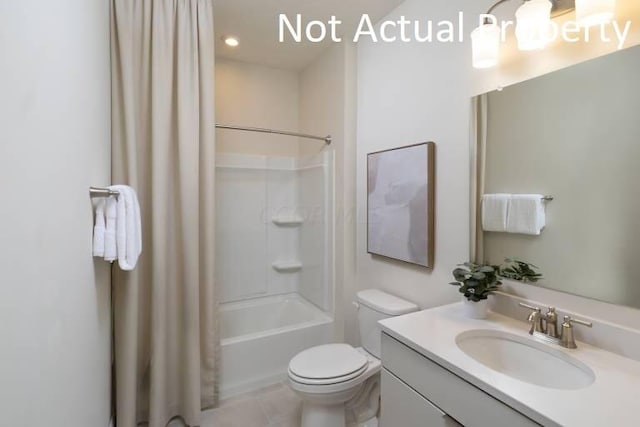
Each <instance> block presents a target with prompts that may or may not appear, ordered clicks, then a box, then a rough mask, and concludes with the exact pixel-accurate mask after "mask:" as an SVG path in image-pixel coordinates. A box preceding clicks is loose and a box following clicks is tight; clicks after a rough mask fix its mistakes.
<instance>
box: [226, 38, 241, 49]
mask: <svg viewBox="0 0 640 427" xmlns="http://www.w3.org/2000/svg"><path fill="white" fill-rule="evenodd" d="M223 39H224V43H225V44H226V45H227V46H230V47H237V46H238V45H239V44H240V41H239V40H238V39H237V38H235V37H232V36H227V37H223Z"/></svg>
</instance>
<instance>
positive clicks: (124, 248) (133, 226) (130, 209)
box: [109, 185, 142, 271]
mask: <svg viewBox="0 0 640 427" xmlns="http://www.w3.org/2000/svg"><path fill="white" fill-rule="evenodd" d="M109 188H110V189H111V190H115V191H118V192H119V193H120V195H119V196H118V203H117V219H116V247H117V250H118V265H119V266H120V268H121V269H122V270H125V271H130V270H133V269H134V268H135V267H136V263H137V262H138V257H139V256H140V253H142V223H141V218H140V204H139V203H138V196H137V195H136V192H135V190H134V189H133V188H131V187H129V186H127V185H112V186H111V187H109Z"/></svg>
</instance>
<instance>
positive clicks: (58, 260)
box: [0, 0, 111, 427]
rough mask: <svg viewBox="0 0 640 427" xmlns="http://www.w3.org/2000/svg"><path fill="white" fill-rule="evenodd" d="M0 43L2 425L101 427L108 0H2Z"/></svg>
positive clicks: (106, 331) (105, 415)
mask: <svg viewBox="0 0 640 427" xmlns="http://www.w3.org/2000/svg"><path fill="white" fill-rule="evenodd" d="M0 52H2V55H0V70H2V78H1V79H0V93H1V94H2V95H1V96H0V194H2V200H1V201H0V242H2V244H0V272H1V276H0V337H2V344H1V345H0V348H1V350H0V355H1V356H0V359H1V360H2V363H1V364H0V378H1V380H0V414H1V415H0V417H1V418H2V421H1V422H0V424H2V425H11V426H16V427H18V426H25V427H27V426H28V427H31V426H44V425H46V426H52V427H86V426H96V427H103V426H107V425H108V423H109V418H110V398H111V394H110V393H111V392H110V375H111V367H110V365H111V351H110V342H111V312H110V287H109V282H110V274H109V268H108V266H107V264H105V263H104V262H101V261H94V260H93V259H92V257H91V232H92V225H93V214H92V206H91V202H90V200H89V194H88V189H89V186H90V185H107V184H108V183H109V182H110V179H109V178H110V72H109V4H108V2H106V1H102V0H91V1H88V0H65V1H56V2H51V1H46V0H28V1H27V0H24V1H19V2H13V1H2V2H0Z"/></svg>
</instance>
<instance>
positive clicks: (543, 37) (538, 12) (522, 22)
mask: <svg viewBox="0 0 640 427" xmlns="http://www.w3.org/2000/svg"><path fill="white" fill-rule="evenodd" d="M552 7H553V5H552V4H551V2H550V1H549V0H529V1H526V2H525V3H524V4H523V5H522V6H520V7H519V8H518V10H517V11H516V19H517V21H518V23H517V25H516V37H517V38H518V49H520V50H535V49H542V48H544V47H545V46H546V44H547V42H548V39H549V32H550V30H551V8H552Z"/></svg>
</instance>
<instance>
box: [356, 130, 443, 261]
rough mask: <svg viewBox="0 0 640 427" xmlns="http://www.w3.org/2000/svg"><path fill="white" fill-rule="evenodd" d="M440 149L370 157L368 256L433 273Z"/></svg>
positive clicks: (430, 145) (419, 147)
mask: <svg viewBox="0 0 640 427" xmlns="http://www.w3.org/2000/svg"><path fill="white" fill-rule="evenodd" d="M434 169H435V144H434V143H433V142H426V143H422V144H416V145H411V146H408V147H400V148H394V149H391V150H385V151H379V152H376V153H371V154H369V155H368V156H367V172H368V173H367V216H368V217H367V251H368V252H369V253H370V254H373V255H380V256H383V257H387V258H393V259H397V260H400V261H404V262H408V263H412V264H417V265H421V266H423V267H428V268H433V259H434V256H433V255H434V235H433V233H434V191H435V179H434V176H435V174H434Z"/></svg>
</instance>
